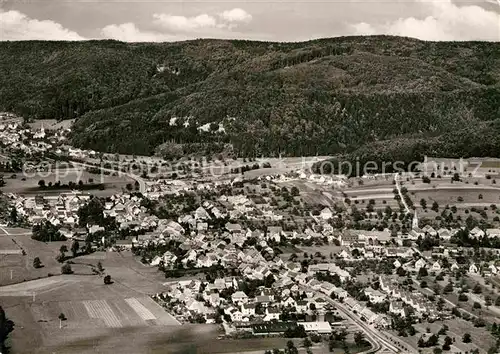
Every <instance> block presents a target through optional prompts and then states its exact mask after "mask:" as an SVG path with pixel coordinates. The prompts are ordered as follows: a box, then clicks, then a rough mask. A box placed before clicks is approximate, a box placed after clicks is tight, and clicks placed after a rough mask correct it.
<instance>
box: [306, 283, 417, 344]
mask: <svg viewBox="0 0 500 354" xmlns="http://www.w3.org/2000/svg"><path fill="white" fill-rule="evenodd" d="M302 287H303V288H305V289H307V290H310V291H314V292H315V293H316V294H317V295H319V296H321V297H323V298H324V299H325V300H326V301H327V302H329V303H330V304H332V305H334V306H335V307H336V308H337V309H338V310H339V311H340V312H342V313H343V314H344V315H345V316H346V317H347V318H349V319H350V320H351V321H353V322H354V323H355V324H356V325H357V326H358V327H359V328H360V329H361V330H362V331H363V332H364V333H365V334H366V336H367V338H368V341H369V342H370V343H371V344H372V349H370V350H368V351H366V352H364V353H366V354H368V353H377V352H379V351H383V350H386V351H389V352H392V353H402V352H403V351H402V350H401V349H400V348H399V347H396V346H395V345H394V344H392V343H391V342H390V341H395V342H398V343H399V344H400V346H401V342H400V341H399V340H398V339H397V338H395V337H393V336H391V335H388V334H385V333H381V332H380V331H379V330H377V329H376V328H375V327H373V326H371V325H369V324H367V323H366V322H364V321H363V320H361V319H360V318H359V317H358V316H357V315H354V314H353V313H352V311H351V310H349V309H347V308H346V307H345V306H344V305H343V304H341V303H339V302H338V301H335V300H333V299H331V298H330V297H328V296H325V295H324V294H323V293H321V292H319V291H316V290H314V289H312V288H309V287H306V286H302ZM405 345H406V346H405V349H404V353H418V352H417V351H416V350H415V349H414V348H410V347H408V346H407V344H406V343H405Z"/></svg>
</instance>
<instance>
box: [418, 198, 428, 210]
mask: <svg viewBox="0 0 500 354" xmlns="http://www.w3.org/2000/svg"><path fill="white" fill-rule="evenodd" d="M420 205H421V206H422V208H423V209H426V208H427V201H426V200H425V199H424V198H422V199H420Z"/></svg>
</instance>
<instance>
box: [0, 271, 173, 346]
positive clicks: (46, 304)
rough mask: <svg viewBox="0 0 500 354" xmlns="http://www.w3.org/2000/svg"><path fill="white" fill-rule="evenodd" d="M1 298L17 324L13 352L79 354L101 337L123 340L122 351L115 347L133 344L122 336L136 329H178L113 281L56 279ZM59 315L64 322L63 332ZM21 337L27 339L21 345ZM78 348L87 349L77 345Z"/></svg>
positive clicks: (6, 291)
mask: <svg viewBox="0 0 500 354" xmlns="http://www.w3.org/2000/svg"><path fill="white" fill-rule="evenodd" d="M33 293H35V297H33V295H32V294H33ZM0 299H1V300H0V301H1V302H2V305H3V306H4V308H5V310H6V311H7V313H8V315H9V317H10V318H11V319H12V320H13V321H14V322H15V324H16V331H14V332H13V333H12V342H11V345H12V348H13V351H12V352H13V353H50V352H63V353H64V352H68V353H80V352H84V351H82V350H83V349H84V347H86V349H87V350H92V349H93V343H96V344H97V343H99V342H100V341H101V340H102V336H106V335H110V336H112V337H115V334H116V335H117V336H118V337H121V340H122V345H121V346H120V345H119V342H115V345H116V346H117V347H120V348H122V347H123V345H124V343H127V345H129V344H130V345H133V344H134V343H131V341H130V340H126V338H127V335H126V334H127V333H128V335H130V334H131V333H134V330H133V329H135V328H138V329H139V330H138V331H139V333H141V330H140V329H141V328H145V329H143V332H144V334H154V333H161V332H166V331H168V327H177V326H178V323H177V321H176V320H175V319H174V318H173V317H171V316H170V315H169V314H168V313H167V312H165V311H164V310H163V309H162V308H161V307H160V306H159V305H158V304H156V303H155V302H154V301H153V300H152V299H150V298H149V297H148V296H146V295H144V294H142V293H140V292H137V291H135V290H133V289H130V288H128V287H126V286H124V285H121V284H119V283H117V282H115V283H113V284H111V285H104V284H103V282H102V278H100V277H82V276H74V275H71V276H55V277H51V278H48V279H41V280H35V281H31V282H25V283H22V284H16V285H11V286H6V287H2V288H0ZM60 313H63V314H64V315H65V316H66V318H67V320H66V321H63V322H62V324H63V326H62V328H59V325H60V323H59V320H58V316H59V314H60ZM149 327H162V328H163V329H162V331H159V330H158V329H152V330H148V328H149ZM121 334H122V336H120V335H121ZM25 337H29V338H30V339H31V340H30V341H24V340H23V338H25ZM83 343H86V345H82V346H81V344H83ZM124 349H126V348H124ZM137 349H138V348H135V350H137ZM60 350H61V351H60ZM89 352H90V351H89ZM130 352H132V351H130ZM137 352H138V353H139V352H141V351H140V350H139V351H137Z"/></svg>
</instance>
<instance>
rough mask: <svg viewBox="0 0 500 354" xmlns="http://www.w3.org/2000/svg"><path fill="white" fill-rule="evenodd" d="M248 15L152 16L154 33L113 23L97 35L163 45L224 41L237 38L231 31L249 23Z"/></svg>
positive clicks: (237, 12) (231, 12)
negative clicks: (222, 39)
mask: <svg viewBox="0 0 500 354" xmlns="http://www.w3.org/2000/svg"><path fill="white" fill-rule="evenodd" d="M251 20H252V16H251V15H250V14H249V13H247V12H246V11H244V10H242V9H232V10H228V11H224V12H222V13H221V14H219V16H218V17H216V16H213V15H209V14H200V15H197V16H192V17H187V16H179V15H172V14H164V13H156V14H154V15H153V22H152V25H154V26H156V30H155V31H145V30H142V29H140V28H138V27H137V26H136V25H135V24H134V23H130V22H129V23H123V24H113V25H108V26H106V27H104V28H103V29H102V30H101V36H102V37H105V38H112V39H117V40H120V41H124V42H166V41H178V40H186V39H193V38H197V37H212V38H228V37H235V36H236V37H241V36H242V34H241V33H236V32H233V30H234V29H235V28H237V27H238V25H239V24H241V23H249V22H250V21H251Z"/></svg>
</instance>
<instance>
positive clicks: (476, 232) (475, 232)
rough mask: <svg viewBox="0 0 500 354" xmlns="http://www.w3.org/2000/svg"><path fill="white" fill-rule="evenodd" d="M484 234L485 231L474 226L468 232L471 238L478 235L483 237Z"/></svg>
mask: <svg viewBox="0 0 500 354" xmlns="http://www.w3.org/2000/svg"><path fill="white" fill-rule="evenodd" d="M484 235H485V232H484V231H483V230H481V229H480V228H479V227H477V226H476V227H475V228H473V229H472V230H471V231H470V232H469V236H470V237H473V238H479V237H483V236H484Z"/></svg>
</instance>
